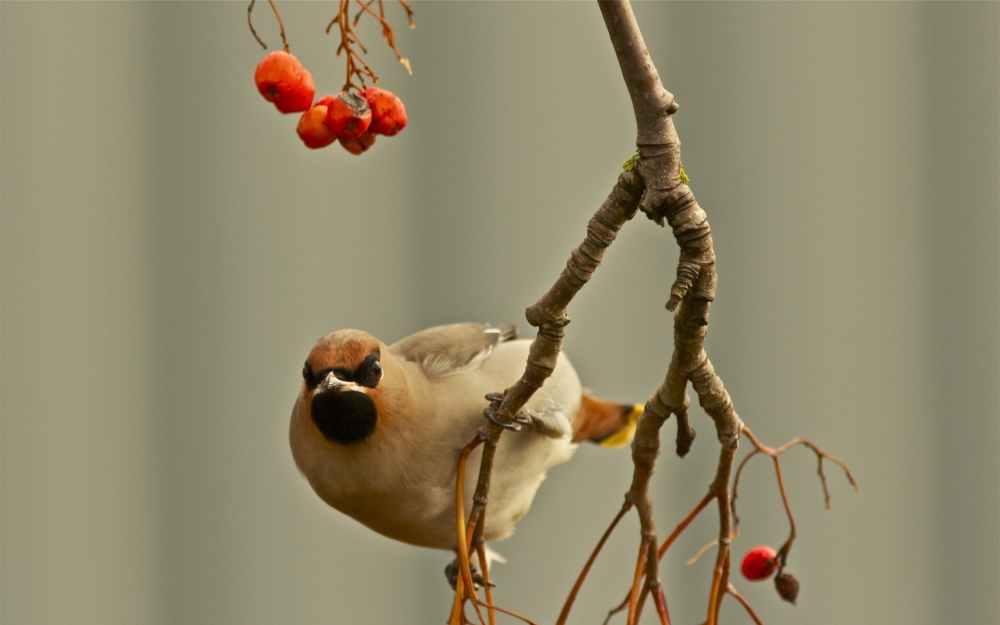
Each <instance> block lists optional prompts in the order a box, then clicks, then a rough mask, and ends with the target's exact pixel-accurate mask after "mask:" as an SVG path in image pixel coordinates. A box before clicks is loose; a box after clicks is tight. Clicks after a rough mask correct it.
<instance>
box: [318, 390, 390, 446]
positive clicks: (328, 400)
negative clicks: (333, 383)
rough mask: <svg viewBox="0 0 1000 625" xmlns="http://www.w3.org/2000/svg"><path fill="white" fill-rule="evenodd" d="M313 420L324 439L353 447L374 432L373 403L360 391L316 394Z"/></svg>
mask: <svg viewBox="0 0 1000 625" xmlns="http://www.w3.org/2000/svg"><path fill="white" fill-rule="evenodd" d="M312 420H313V423H315V424H316V427H318V428H319V431H320V432H322V433H323V437H324V438H326V440H328V441H330V442H333V443H340V444H341V445H353V444H354V443H360V442H361V441H363V440H365V439H366V438H368V437H369V436H371V433H372V432H374V431H375V422H376V421H378V415H377V414H376V411H375V402H373V401H372V399H371V397H368V396H367V395H365V394H364V393H362V392H360V391H344V392H339V391H332V392H328V393H317V394H316V395H314V396H313V400H312Z"/></svg>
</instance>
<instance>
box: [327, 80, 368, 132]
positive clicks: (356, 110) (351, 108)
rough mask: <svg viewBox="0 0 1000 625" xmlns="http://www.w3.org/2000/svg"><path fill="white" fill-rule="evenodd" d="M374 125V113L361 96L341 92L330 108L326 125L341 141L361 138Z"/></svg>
mask: <svg viewBox="0 0 1000 625" xmlns="http://www.w3.org/2000/svg"><path fill="white" fill-rule="evenodd" d="M371 123H372V111H371V109H370V108H368V103H367V102H365V99H364V98H362V97H361V96H359V95H357V94H354V93H351V92H349V91H341V92H340V93H338V94H337V95H336V96H335V97H334V98H333V101H332V102H331V103H330V105H329V106H328V111H327V115H326V125H327V126H329V127H330V128H332V129H333V131H334V132H335V133H337V136H338V137H340V138H341V139H344V138H348V139H350V138H353V137H360V136H361V135H362V134H363V133H364V132H365V131H366V130H368V126H370V125H371Z"/></svg>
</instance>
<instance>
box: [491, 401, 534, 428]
mask: <svg viewBox="0 0 1000 625" xmlns="http://www.w3.org/2000/svg"><path fill="white" fill-rule="evenodd" d="M486 399H487V401H489V402H490V405H489V406H487V407H486V410H484V411H483V416H484V417H486V418H487V419H488V420H490V421H491V422H493V423H495V424H497V425H499V426H500V427H502V428H504V429H506V430H510V431H512V432H520V431H521V426H522V425H530V424H531V418H530V417H529V416H528V415H526V414H525V413H524V412H519V413H517V414H516V415H514V418H513V419H512V420H511V422H510V423H504V422H502V421H500V420H499V419H497V410H499V408H500V404H501V403H502V402H503V393H490V394H489V395H487V396H486Z"/></svg>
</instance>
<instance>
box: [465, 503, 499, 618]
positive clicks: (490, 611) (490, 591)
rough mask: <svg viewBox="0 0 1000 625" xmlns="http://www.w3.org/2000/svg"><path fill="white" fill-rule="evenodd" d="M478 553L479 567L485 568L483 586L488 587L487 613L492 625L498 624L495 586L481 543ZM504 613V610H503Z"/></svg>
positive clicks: (484, 548) (484, 547)
mask: <svg viewBox="0 0 1000 625" xmlns="http://www.w3.org/2000/svg"><path fill="white" fill-rule="evenodd" d="M472 533H473V528H472V524H471V523H470V524H469V536H472ZM476 553H477V554H479V566H481V567H483V586H485V587H486V603H488V604H489V605H488V606H486V607H487V611H488V614H489V617H490V625H496V624H497V615H496V611H495V610H496V608H495V607H493V584H491V583H490V566H489V563H488V562H487V561H486V546H485V545H484V544H483V543H482V542H480V543H479V544H478V545H476ZM501 611H502V610H501Z"/></svg>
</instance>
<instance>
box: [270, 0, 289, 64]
mask: <svg viewBox="0 0 1000 625" xmlns="http://www.w3.org/2000/svg"><path fill="white" fill-rule="evenodd" d="M267 2H268V4H270V5H271V10H272V11H274V16H275V17H276V18H278V28H280V29H281V43H282V44H284V46H285V52H288V39H286V38H285V24H284V22H282V21H281V13H278V7H276V6H274V0H267Z"/></svg>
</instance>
